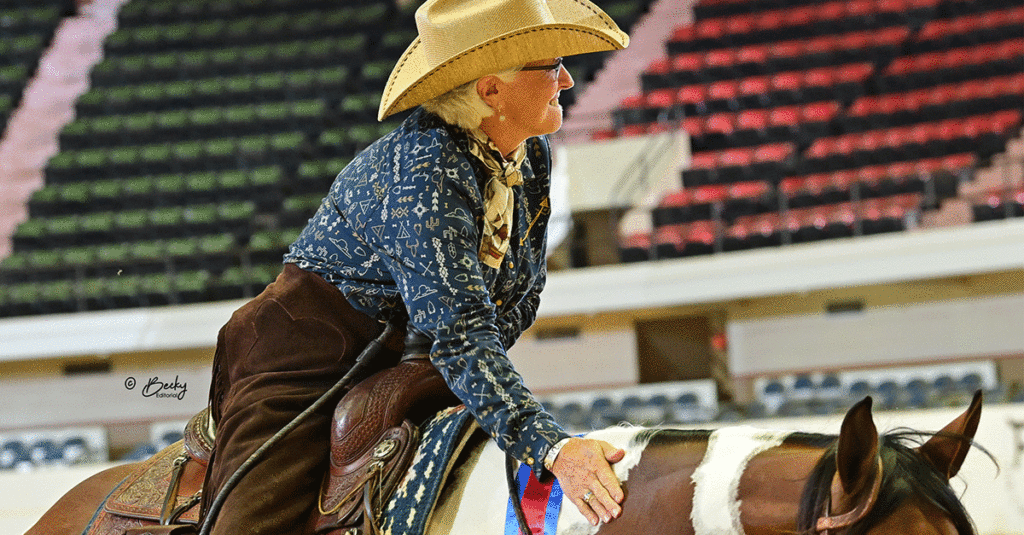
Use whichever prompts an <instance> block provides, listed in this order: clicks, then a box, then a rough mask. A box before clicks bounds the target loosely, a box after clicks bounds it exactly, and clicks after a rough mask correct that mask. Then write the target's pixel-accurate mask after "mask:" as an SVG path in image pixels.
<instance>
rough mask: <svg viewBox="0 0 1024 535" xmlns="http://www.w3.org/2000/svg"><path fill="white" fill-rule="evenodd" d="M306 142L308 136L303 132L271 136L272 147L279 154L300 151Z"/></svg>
mask: <svg viewBox="0 0 1024 535" xmlns="http://www.w3.org/2000/svg"><path fill="white" fill-rule="evenodd" d="M305 141H306V136H305V135H303V134H302V132H285V133H282V134H275V135H273V136H271V138H270V146H271V148H273V149H274V150H275V151H278V152H284V151H298V150H299V149H300V148H302V144H303V143H304V142H305Z"/></svg>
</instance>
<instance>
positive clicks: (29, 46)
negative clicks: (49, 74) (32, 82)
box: [0, 0, 71, 133]
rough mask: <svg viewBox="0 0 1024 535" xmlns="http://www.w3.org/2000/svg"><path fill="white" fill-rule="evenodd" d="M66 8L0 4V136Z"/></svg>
mask: <svg viewBox="0 0 1024 535" xmlns="http://www.w3.org/2000/svg"><path fill="white" fill-rule="evenodd" d="M70 8H71V3H70V2H64V1H62V0H39V1H38V2H20V1H19V2H3V3H0V133H2V132H3V131H4V129H5V128H6V127H7V120H8V119H9V118H10V116H11V114H12V113H13V112H14V110H15V108H16V107H17V106H18V104H19V103H20V102H21V95H22V91H23V90H24V88H25V86H26V85H27V83H28V80H29V78H30V77H31V76H32V74H33V73H34V72H35V70H36V66H37V65H38V63H39V58H40V57H42V53H43V50H44V49H45V48H46V46H47V45H49V43H50V40H51V39H53V32H54V30H55V29H56V28H57V23H58V22H60V19H61V17H62V16H65V15H67V14H68V13H67V11H69V10H70Z"/></svg>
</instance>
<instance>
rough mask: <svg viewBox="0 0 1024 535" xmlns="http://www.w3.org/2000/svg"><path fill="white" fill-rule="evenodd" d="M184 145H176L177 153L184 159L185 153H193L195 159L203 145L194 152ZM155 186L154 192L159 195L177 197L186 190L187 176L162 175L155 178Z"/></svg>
mask: <svg viewBox="0 0 1024 535" xmlns="http://www.w3.org/2000/svg"><path fill="white" fill-rule="evenodd" d="M182 145H184V144H179V145H176V146H175V147H174V148H175V149H176V150H175V153H176V154H177V155H178V156H179V158H182V159H184V155H192V158H193V159H194V158H198V157H199V156H198V155H197V154H196V153H198V152H200V150H201V148H202V147H199V149H196V150H195V152H194V153H188V152H187V151H186V150H185V149H186V148H187V147H183V146H182ZM192 148H195V147H192ZM153 186H154V188H153V189H154V193H156V194H157V195H161V196H166V197H172V198H175V197H177V196H179V195H181V194H182V193H184V192H185V177H184V176H182V175H180V174H172V175H160V176H157V177H156V178H155V179H154V180H153Z"/></svg>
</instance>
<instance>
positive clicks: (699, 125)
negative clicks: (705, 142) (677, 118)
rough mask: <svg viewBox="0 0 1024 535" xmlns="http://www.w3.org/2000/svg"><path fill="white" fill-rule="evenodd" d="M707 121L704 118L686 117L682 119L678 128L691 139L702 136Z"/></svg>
mask: <svg viewBox="0 0 1024 535" xmlns="http://www.w3.org/2000/svg"><path fill="white" fill-rule="evenodd" d="M706 123H707V120H706V119H705V118H704V117H686V118H684V119H683V122H682V124H681V125H680V127H681V128H682V129H683V130H684V131H686V133H687V134H690V135H691V136H693V137H701V136H703V135H704V125H705V124H706Z"/></svg>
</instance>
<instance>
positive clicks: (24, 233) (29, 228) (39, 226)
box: [14, 219, 47, 241]
mask: <svg viewBox="0 0 1024 535" xmlns="http://www.w3.org/2000/svg"><path fill="white" fill-rule="evenodd" d="M46 233H47V229H46V223H45V221H44V220H41V219H28V220H26V221H23V222H22V223H21V224H20V225H18V228H17V230H15V231H14V239H15V240H22V241H24V240H30V241H31V240H36V239H39V238H43V237H44V236H46Z"/></svg>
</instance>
